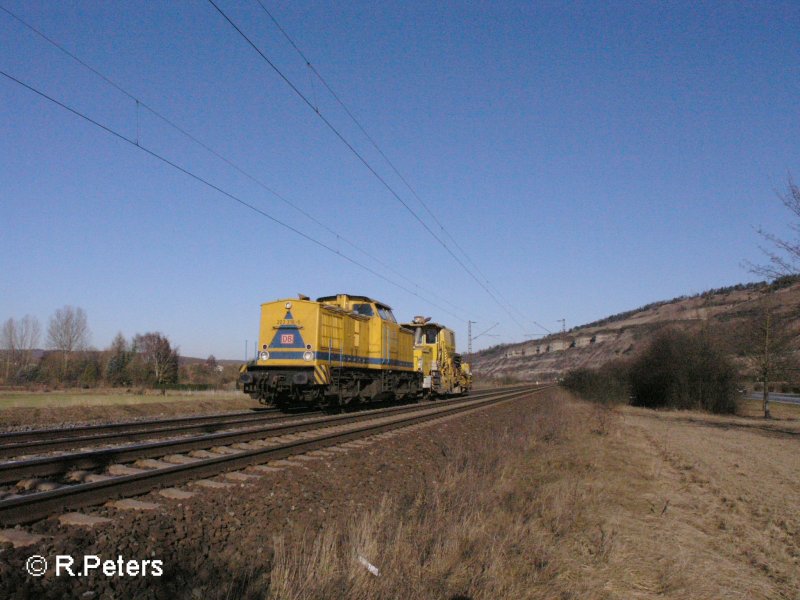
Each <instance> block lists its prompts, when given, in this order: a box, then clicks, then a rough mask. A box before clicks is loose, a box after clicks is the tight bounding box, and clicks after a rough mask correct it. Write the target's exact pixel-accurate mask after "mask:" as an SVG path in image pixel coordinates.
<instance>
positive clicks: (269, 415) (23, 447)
mask: <svg viewBox="0 0 800 600" xmlns="http://www.w3.org/2000/svg"><path fill="white" fill-rule="evenodd" d="M319 414H322V413H321V412H320V411H308V412H304V413H301V412H297V413H291V414H284V413H281V412H279V411H278V410H273V409H264V410H258V411H255V412H254V411H248V412H241V413H227V414H217V415H203V416H195V417H181V418H176V419H153V420H147V421H128V422H123V423H110V424H103V425H88V426H81V427H70V428H57V429H34V430H29V431H15V432H10V433H3V434H0V458H9V457H15V456H22V455H28V454H36V453H41V452H53V451H57V450H68V449H70V448H77V447H82V446H87V445H90V444H91V445H95V444H113V443H118V442H128V441H134V440H142V439H148V438H157V437H168V436H174V435H183V434H191V433H195V432H205V433H211V432H214V431H220V430H223V429H230V428H235V427H244V426H248V425H254V424H258V423H264V422H278V421H287V420H290V419H297V418H301V417H304V416H311V415H319Z"/></svg>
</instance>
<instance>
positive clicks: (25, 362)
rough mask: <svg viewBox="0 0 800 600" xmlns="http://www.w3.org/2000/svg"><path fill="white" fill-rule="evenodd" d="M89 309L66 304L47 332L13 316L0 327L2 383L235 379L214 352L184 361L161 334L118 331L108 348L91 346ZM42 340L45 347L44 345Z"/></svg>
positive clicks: (215, 383)
mask: <svg viewBox="0 0 800 600" xmlns="http://www.w3.org/2000/svg"><path fill="white" fill-rule="evenodd" d="M90 338H91V330H90V329H89V324H88V319H87V316H86V312H85V311H84V310H83V309H82V308H80V307H73V306H64V307H63V308H59V309H58V310H56V311H55V313H54V314H53V315H52V316H51V317H50V319H49V321H48V324H47V329H46V331H45V335H44V336H43V335H42V326H41V324H40V322H39V320H38V319H36V318H35V317H32V316H31V315H25V316H24V317H22V318H21V319H14V318H9V319H7V320H6V321H5V322H4V323H3V325H2V329H0V357H1V359H2V371H0V377H1V378H2V383H3V384H4V385H14V386H33V385H49V386H62V387H84V388H88V387H99V386H110V387H132V386H135V387H159V386H171V385H177V384H179V383H186V384H193V385H203V386H208V387H219V386H222V385H224V384H227V383H230V382H231V381H233V380H235V378H236V369H235V367H227V368H223V367H221V366H220V365H219V364H218V363H217V361H216V359H215V358H214V356H209V357H208V359H207V360H206V361H205V362H201V363H195V364H187V365H181V363H180V355H179V349H178V348H177V347H175V346H173V345H172V343H171V342H170V340H169V338H168V337H167V336H165V335H164V334H162V333H161V332H147V333H143V334H136V335H134V336H133V337H131V338H129V339H128V338H126V337H125V336H124V335H123V334H122V333H118V334H117V335H116V337H115V338H114V340H113V341H112V342H111V345H110V346H109V347H108V348H106V349H105V350H97V349H95V348H92V347H91V346H90V343H89V342H90ZM42 342H44V349H43V350H42V349H41V344H42Z"/></svg>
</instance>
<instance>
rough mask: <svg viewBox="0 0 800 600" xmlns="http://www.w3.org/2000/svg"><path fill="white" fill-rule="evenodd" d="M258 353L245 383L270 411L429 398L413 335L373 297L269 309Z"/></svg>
mask: <svg viewBox="0 0 800 600" xmlns="http://www.w3.org/2000/svg"><path fill="white" fill-rule="evenodd" d="M258 348H259V351H258V355H257V356H256V359H255V360H253V361H251V362H249V363H248V364H246V365H243V366H242V369H241V376H240V381H241V382H242V384H243V386H244V391H245V393H247V394H250V396H251V397H253V398H255V399H257V400H259V401H260V402H261V403H263V404H267V405H272V406H277V407H279V408H284V409H285V408H289V407H293V406H321V407H323V408H330V407H337V406H344V405H348V404H355V403H360V402H372V401H379V400H389V399H393V398H398V399H402V398H407V397H413V396H418V395H419V394H420V393H421V392H422V374H421V373H419V372H417V371H415V370H414V334H413V332H412V331H411V330H409V329H407V328H406V327H404V326H401V325H399V324H398V323H397V320H396V319H395V318H394V315H393V314H392V309H391V308H390V307H389V306H387V305H386V304H383V303H381V302H377V301H375V300H372V299H371V298H367V297H366V296H351V295H348V294H339V295H337V296H324V297H322V298H317V300H316V301H312V300H310V299H309V298H308V296H300V297H299V299H288V300H276V301H275V302H267V303H265V304H262V305H261V326H260V329H259V338H258Z"/></svg>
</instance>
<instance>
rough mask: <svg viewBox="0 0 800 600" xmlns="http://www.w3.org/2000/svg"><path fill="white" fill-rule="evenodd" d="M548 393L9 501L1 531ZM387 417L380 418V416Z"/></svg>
mask: <svg viewBox="0 0 800 600" xmlns="http://www.w3.org/2000/svg"><path fill="white" fill-rule="evenodd" d="M544 389H547V388H546V387H541V388H536V389H531V390H523V391H513V392H501V393H497V394H495V395H492V396H489V397H488V398H484V399H481V400H468V401H462V402H461V403H459V404H458V405H456V406H452V405H448V406H442V405H441V404H440V405H438V406H435V407H433V408H430V409H429V410H425V411H424V414H412V415H411V416H404V415H398V418H397V419H394V420H390V421H389V422H386V421H385V420H384V422H381V423H378V424H374V423H373V424H371V425H370V424H367V425H365V426H364V427H360V428H357V429H351V430H349V431H343V432H336V433H330V434H328V435H324V434H323V435H321V436H318V437H315V438H312V439H306V440H297V441H292V442H288V443H284V444H281V445H279V446H273V447H270V448H257V449H253V450H242V451H240V452H237V453H236V454H225V455H221V456H219V457H214V458H208V459H202V460H198V461H196V462H192V463H187V464H178V465H174V466H170V467H165V468H162V469H153V470H151V471H145V472H142V473H137V474H134V475H123V476H119V477H114V478H111V479H107V480H103V481H96V482H92V483H82V484H76V485H72V486H66V487H63V488H57V489H55V490H51V491H47V492H38V493H35V494H30V495H25V496H19V497H17V498H12V499H9V500H3V501H0V523H1V524H3V525H16V524H22V523H30V522H33V521H37V520H39V519H42V518H45V517H47V516H49V515H51V514H53V513H56V512H60V511H63V510H68V509H75V508H79V507H83V506H88V505H95V504H100V503H102V502H105V501H107V500H110V499H113V498H118V497H122V496H135V495H139V494H143V493H146V492H148V491H150V490H152V489H155V488H158V487H162V486H166V485H176V484H180V483H184V482H186V481H189V480H193V479H198V478H204V477H209V476H213V475H217V474H219V473H221V472H225V471H230V470H236V469H242V468H244V467H248V466H252V465H255V464H259V463H263V462H267V461H270V460H277V459H281V458H286V457H287V456H291V455H294V454H301V453H304V452H308V451H311V450H315V449H319V448H323V447H326V446H332V445H337V444H341V443H344V442H347V441H351V440H354V439H358V438H363V437H368V436H372V435H377V434H379V433H383V432H385V431H390V430H393V429H399V428H401V427H408V426H410V425H414V424H416V423H421V422H424V421H428V420H433V419H438V418H441V417H444V416H448V415H451V414H457V413H460V412H469V411H471V410H477V409H480V408H484V407H486V406H490V405H492V404H497V403H500V402H506V401H510V400H514V399H517V398H520V397H523V396H526V395H530V394H533V393H536V392H539V391H542V390H544ZM383 414H384V413H381V415H380V416H382V415H383Z"/></svg>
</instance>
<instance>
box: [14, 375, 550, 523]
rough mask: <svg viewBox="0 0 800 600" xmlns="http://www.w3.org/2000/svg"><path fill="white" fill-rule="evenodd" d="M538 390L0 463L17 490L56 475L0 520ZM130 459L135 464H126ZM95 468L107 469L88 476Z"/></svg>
mask: <svg viewBox="0 0 800 600" xmlns="http://www.w3.org/2000/svg"><path fill="white" fill-rule="evenodd" d="M542 389H545V388H542V387H539V388H533V387H528V388H524V389H514V390H510V391H509V390H502V391H488V392H485V393H482V394H481V395H480V396H479V397H472V398H470V399H468V400H464V399H456V400H448V401H440V402H436V403H432V404H427V403H426V404H413V405H403V406H395V407H392V408H388V409H377V410H370V411H364V412H358V413H350V414H344V415H335V416H325V417H318V418H307V419H303V420H300V421H298V420H296V418H295V421H294V422H291V423H272V424H266V425H262V426H258V427H250V428H245V429H240V430H236V431H228V432H216V433H209V434H203V435H199V436H193V437H189V438H179V439H170V440H161V441H155V442H148V443H143V444H129V445H124V446H119V447H114V448H105V449H99V450H90V451H83V452H77V453H70V454H63V455H57V456H45V457H40V458H34V459H28V460H20V461H12V462H5V463H0V482H2V483H6V484H8V483H13V482H18V486H17V487H20V486H19V482H21V481H26V480H27V481H36V479H35V478H40V477H51V478H52V477H53V476H56V477H58V478H59V480H58V481H49V482H46V483H47V484H49V486H50V487H48V488H47V489H45V490H44V491H35V492H32V493H24V494H20V495H16V494H11V495H7V496H6V497H4V498H3V499H2V500H0V524H3V525H16V524H21V523H28V522H32V521H36V520H39V519H42V518H45V517H47V516H49V515H51V514H54V513H57V512H59V511H64V510H68V509H74V508H78V507H82V506H89V505H96V504H101V503H103V502H105V501H107V500H111V499H114V498H119V497H124V496H133V495H139V494H143V493H146V492H148V491H150V490H152V489H155V488H159V487H165V486H171V485H177V484H180V483H185V482H187V481H191V480H195V479H202V478H207V477H210V476H213V475H218V474H220V473H224V472H226V471H231V470H237V469H242V468H245V467H250V466H253V465H257V464H260V463H264V462H268V461H273V460H278V459H282V458H286V457H288V456H292V455H295V454H302V453H305V452H309V451H311V450H316V449H321V448H324V447H327V446H332V445H338V444H341V443H344V442H347V441H351V440H355V439H359V438H364V437H370V436H373V435H377V434H379V433H383V432H385V431H389V430H392V429H398V428H401V427H407V426H409V425H413V424H416V423H420V422H423V421H427V420H432V419H438V418H441V417H444V416H448V415H451V414H456V413H459V412H464V411H470V410H476V409H478V408H483V407H485V406H488V405H491V404H495V403H498V402H504V401H508V400H513V399H516V398H519V397H522V396H525V395H528V394H531V393H533V392H536V391H540V390H542ZM153 458H159V459H161V460H153ZM132 462H133V463H134V466H128V464H130V463H132ZM98 469H100V470H104V471H105V472H104V473H94V474H91V473H88V471H89V470H98ZM76 474H82V476H76ZM81 477H82V478H81ZM23 487H24V486H23Z"/></svg>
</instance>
